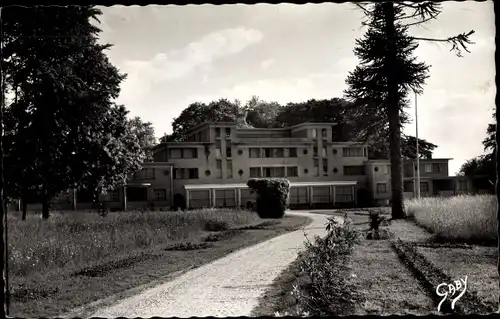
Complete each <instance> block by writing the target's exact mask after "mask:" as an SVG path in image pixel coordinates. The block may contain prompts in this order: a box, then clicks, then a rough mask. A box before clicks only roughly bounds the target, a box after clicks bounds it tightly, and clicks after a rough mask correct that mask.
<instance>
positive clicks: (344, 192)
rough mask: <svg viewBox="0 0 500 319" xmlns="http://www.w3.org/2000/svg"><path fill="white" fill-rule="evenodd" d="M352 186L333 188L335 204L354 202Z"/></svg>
mask: <svg viewBox="0 0 500 319" xmlns="http://www.w3.org/2000/svg"><path fill="white" fill-rule="evenodd" d="M353 191H354V187H353V186H335V201H337V202H353V201H354V192H353Z"/></svg>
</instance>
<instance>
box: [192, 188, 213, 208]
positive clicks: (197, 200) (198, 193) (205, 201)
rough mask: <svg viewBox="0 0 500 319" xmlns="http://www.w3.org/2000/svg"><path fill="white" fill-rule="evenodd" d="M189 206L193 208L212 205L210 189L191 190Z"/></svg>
mask: <svg viewBox="0 0 500 319" xmlns="http://www.w3.org/2000/svg"><path fill="white" fill-rule="evenodd" d="M189 206H191V207H192V208H201V207H210V190H192V191H189Z"/></svg>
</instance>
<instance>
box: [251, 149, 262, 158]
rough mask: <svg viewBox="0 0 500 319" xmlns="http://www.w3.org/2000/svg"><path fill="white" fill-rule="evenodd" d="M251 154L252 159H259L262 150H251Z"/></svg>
mask: <svg viewBox="0 0 500 319" xmlns="http://www.w3.org/2000/svg"><path fill="white" fill-rule="evenodd" d="M249 154H250V157H251V158H259V157H260V148H251V149H250V152H249Z"/></svg>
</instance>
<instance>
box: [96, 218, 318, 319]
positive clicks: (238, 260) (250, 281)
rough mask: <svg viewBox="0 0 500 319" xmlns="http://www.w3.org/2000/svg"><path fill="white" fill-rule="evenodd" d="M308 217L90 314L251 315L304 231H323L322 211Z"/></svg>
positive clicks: (292, 255) (301, 242)
mask: <svg viewBox="0 0 500 319" xmlns="http://www.w3.org/2000/svg"><path fill="white" fill-rule="evenodd" d="M290 214H296V215H303V216H308V217H310V218H311V219H312V220H313V221H312V223H311V224H309V225H308V226H306V227H305V228H304V229H301V230H298V231H294V232H291V233H287V234H284V235H281V236H278V237H274V238H272V239H270V240H268V241H265V242H263V243H260V244H257V245H255V246H251V247H248V248H245V249H242V250H239V251H237V252H234V253H232V254H230V255H227V256H226V257H223V258H221V259H218V260H216V261H214V262H212V263H209V264H206V265H203V266H201V267H199V268H196V269H194V270H190V271H188V272H186V273H184V274H183V275H181V276H179V277H177V278H175V279H173V280H171V281H169V282H166V283H164V284H161V285H159V286H156V287H154V288H152V289H149V290H146V291H144V292H141V293H139V294H138V295H135V296H133V297H130V298H126V299H123V300H121V301H119V302H118V303H116V304H114V305H112V306H109V307H105V308H102V309H99V310H98V311H96V312H94V313H93V314H92V315H91V317H129V318H132V317H143V318H148V317H155V316H160V317H206V316H215V317H232V316H250V313H251V311H252V310H253V308H255V307H256V306H257V305H258V301H259V297H260V296H262V295H263V294H264V292H265V291H266V290H267V288H268V287H269V286H270V285H271V284H272V282H273V280H274V279H275V278H276V277H277V276H278V275H279V274H280V273H281V272H282V271H283V270H284V269H286V267H287V266H288V265H289V264H290V263H291V262H293V261H294V260H295V259H296V258H297V252H298V251H299V250H300V249H302V248H303V247H304V240H305V237H304V234H307V237H308V238H310V239H312V238H313V236H315V235H322V236H323V235H325V234H326V231H325V223H326V217H327V216H326V215H320V214H309V213H305V212H291V213H290Z"/></svg>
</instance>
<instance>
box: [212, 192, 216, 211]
mask: <svg viewBox="0 0 500 319" xmlns="http://www.w3.org/2000/svg"><path fill="white" fill-rule="evenodd" d="M211 191H212V207H215V202H216V197H215V189H212V190H211Z"/></svg>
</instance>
